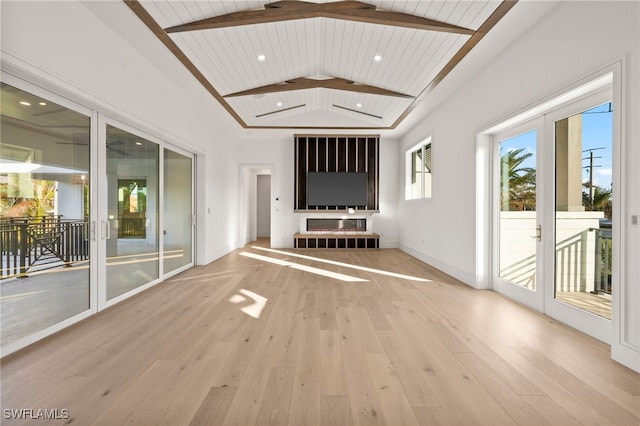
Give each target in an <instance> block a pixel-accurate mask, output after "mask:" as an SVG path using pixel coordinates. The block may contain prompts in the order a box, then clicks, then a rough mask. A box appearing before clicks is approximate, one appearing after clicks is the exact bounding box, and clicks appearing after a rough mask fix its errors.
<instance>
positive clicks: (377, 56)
mask: <svg viewBox="0 0 640 426" xmlns="http://www.w3.org/2000/svg"><path fill="white" fill-rule="evenodd" d="M373 60H374V61H376V62H380V61H381V60H382V56H380V55H376V56H374V57H373Z"/></svg>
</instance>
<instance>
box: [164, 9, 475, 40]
mask: <svg viewBox="0 0 640 426" xmlns="http://www.w3.org/2000/svg"><path fill="white" fill-rule="evenodd" d="M264 7H265V8H264V9H261V10H243V11H239V12H232V13H228V14H226V15H220V16H214V17H211V18H206V19H200V20H197V21H193V22H189V23H185V24H181V25H176V26H173V27H169V28H166V29H165V31H166V32H167V33H177V32H184V31H199V30H208V29H215V28H227V27H236V26H242V25H256V24H266V23H271V22H281V21H291V20H297V19H309V18H332V19H339V20H346V21H355V22H364V23H370V24H378V25H389V26H394V27H401V28H414V29H419V30H427V31H443V32H450V33H457V34H466V35H472V34H473V33H474V32H475V31H474V30H472V29H469V28H464V27H460V26H457V25H452V24H448V23H446V22H441V21H436V20H434V19H429V18H423V17H420V16H415V15H410V14H407V13H402V12H393V11H387V10H379V9H377V8H376V6H375V5H371V4H368V3H361V2H359V1H338V2H332V3H310V2H304V1H297V0H286V1H280V2H275V3H269V4H266V5H265V6H264Z"/></svg>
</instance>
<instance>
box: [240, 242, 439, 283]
mask: <svg viewBox="0 0 640 426" xmlns="http://www.w3.org/2000/svg"><path fill="white" fill-rule="evenodd" d="M252 248H254V249H256V250H264V251H268V252H271V253H279V254H284V255H287V256H293V257H299V258H301V259H307V260H313V261H315V262H322V263H328V264H331V265H336V266H343V267H345V268H352V269H357V270H359V271H366V272H373V273H374V274H381V275H387V276H390V277H395V278H402V279H405V280H411V281H421V282H431V280H428V279H426V278H419V277H413V276H411V275H404V274H398V273H395V272H390V271H384V270H382V269H374V268H367V267H366V266H359V265H352V264H350V263H344V262H337V261H335V260H328V259H322V258H320V257H313V256H306V255H304V254H298V253H291V252H288V251H281V250H276V249H271V248H265V247H258V246H252Z"/></svg>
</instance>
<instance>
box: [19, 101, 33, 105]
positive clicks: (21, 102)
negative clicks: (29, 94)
mask: <svg viewBox="0 0 640 426" xmlns="http://www.w3.org/2000/svg"><path fill="white" fill-rule="evenodd" d="M20 105H24V106H31V103H29V102H27V101H20Z"/></svg>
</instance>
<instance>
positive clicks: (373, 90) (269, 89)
mask: <svg viewBox="0 0 640 426" xmlns="http://www.w3.org/2000/svg"><path fill="white" fill-rule="evenodd" d="M316 88H322V89H334V90H345V91H347V92H357V93H368V94H372V95H382V96H394V97H398V98H410V99H413V96H411V95H405V94H404V93H399V92H394V91H393V90H387V89H383V88H381V87H376V86H369V85H367V84H358V83H356V82H354V81H350V80H346V79H344V78H335V77H334V78H329V79H324V80H316V79H313V78H307V77H299V78H294V79H292V80H287V81H285V82H282V83H276V84H268V85H266V86H260V87H254V88H252V89H247V90H243V91H241V92H235V93H230V94H228V95H225V98H232V97H237V96H249V95H264V94H267V93H278V92H289V91H292V90H304V89H316Z"/></svg>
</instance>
